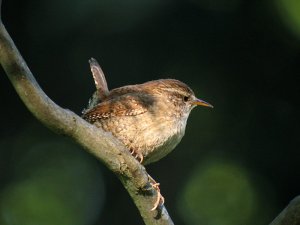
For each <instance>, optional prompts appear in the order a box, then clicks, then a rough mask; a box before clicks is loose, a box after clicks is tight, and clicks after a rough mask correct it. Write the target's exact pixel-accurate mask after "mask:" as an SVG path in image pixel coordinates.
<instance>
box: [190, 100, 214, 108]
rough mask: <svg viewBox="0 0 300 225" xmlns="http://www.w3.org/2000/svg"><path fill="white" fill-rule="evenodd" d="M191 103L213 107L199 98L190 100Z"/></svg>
mask: <svg viewBox="0 0 300 225" xmlns="http://www.w3.org/2000/svg"><path fill="white" fill-rule="evenodd" d="M192 105H201V106H206V107H210V108H213V106H212V105H211V104H209V103H208V102H205V101H203V100H201V99H195V100H194V101H193V102H192Z"/></svg>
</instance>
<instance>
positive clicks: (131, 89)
mask: <svg viewBox="0 0 300 225" xmlns="http://www.w3.org/2000/svg"><path fill="white" fill-rule="evenodd" d="M90 66H91V70H92V74H93V76H94V80H95V84H96V89H97V91H96V92H95V93H94V95H93V97H92V99H91V100H90V103H89V105H88V107H87V109H85V110H84V111H83V115H82V118H83V119H85V120H86V121H88V122H89V123H91V124H93V125H95V126H96V127H101V128H102V129H103V130H105V131H107V132H110V133H112V135H113V136H115V137H116V138H117V139H118V140H119V141H121V142H122V143H123V144H124V145H125V146H126V147H127V149H128V150H129V151H130V153H131V154H132V155H133V156H134V157H135V158H136V159H137V160H138V161H139V162H140V163H141V164H143V165H148V164H150V163H153V162H156V161H158V160H160V159H162V158H163V157H165V156H166V155H167V154H169V153H170V152H171V151H172V150H173V149H174V148H175V147H176V146H177V145H178V144H179V142H180V141H181V139H182V137H183V136H184V134H185V129H186V124H187V120H188V117H189V115H190V113H191V111H192V109H194V108H195V107H196V106H205V107H210V108H213V106H212V105H211V104H210V103H208V102H206V101H203V100H201V99H199V98H197V97H196V96H195V94H194V92H193V91H192V89H191V88H190V87H189V86H188V85H187V84H185V83H183V82H181V81H179V80H176V79H159V80H153V81H148V82H145V83H142V84H135V85H126V86H122V87H119V88H115V89H112V90H108V86H107V83H106V79H105V76H104V73H103V71H102V70H101V68H100V66H99V64H98V63H97V61H96V60H95V59H93V58H92V59H91V60H90ZM153 181H154V179H153ZM154 183H155V181H154Z"/></svg>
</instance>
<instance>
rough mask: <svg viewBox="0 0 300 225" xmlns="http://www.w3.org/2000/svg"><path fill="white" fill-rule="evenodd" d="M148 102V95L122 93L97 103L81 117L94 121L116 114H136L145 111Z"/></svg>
mask: <svg viewBox="0 0 300 225" xmlns="http://www.w3.org/2000/svg"><path fill="white" fill-rule="evenodd" d="M149 103H150V104H151V100H150V98H149V96H141V95H131V94H127V95H122V96H119V97H117V98H114V99H110V100H106V101H104V102H101V103H99V104H98V105H96V106H95V107H94V108H92V109H90V110H87V111H86V112H84V114H83V115H82V118H83V119H85V120H87V121H88V122H90V123H94V122H95V121H97V120H99V119H100V120H101V119H108V118H111V117H116V116H118V117H119V116H136V115H139V114H143V113H145V112H147V108H148V107H149Z"/></svg>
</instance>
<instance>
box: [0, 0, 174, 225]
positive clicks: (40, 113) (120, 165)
mask: <svg viewBox="0 0 300 225" xmlns="http://www.w3.org/2000/svg"><path fill="white" fill-rule="evenodd" d="M1 2H2V1H1V0H0V9H1ZM0 16H1V15H0ZM0 63H1V65H2V67H3V68H4V70H5V72H6V74H7V76H8V78H9V79H10V81H11V83H12V84H13V86H14V88H15V90H16V91H17V93H18V95H19V96H20V98H21V99H22V101H23V102H24V104H25V105H26V107H27V108H28V109H29V110H30V111H31V112H32V114H33V115H34V116H35V117H36V118H37V119H38V120H40V121H41V122H42V123H43V124H44V125H45V126H47V127H48V128H50V129H51V130H53V131H54V132H56V133H59V134H61V135H66V136H69V137H71V138H72V139H73V140H75V141H76V142H77V143H78V144H80V145H81V146H83V147H84V149H85V150H87V151H88V152H90V153H91V154H93V155H94V156H95V157H96V158H97V159H99V160H100V161H102V162H103V163H104V164H105V165H106V166H107V167H108V168H109V169H110V170H111V171H113V172H114V173H115V174H116V175H117V176H118V178H119V179H120V180H121V182H122V183H123V185H124V187H125V188H126V189H127V191H128V192H129V194H130V196H131V197H132V199H133V201H134V203H135V205H136V206H137V208H138V210H139V211H140V214H141V216H142V217H143V220H144V222H145V224H148V225H150V224H151V225H170V224H173V222H172V220H171V218H170V217H169V215H168V212H167V210H166V209H165V207H164V206H162V207H160V210H156V211H151V208H152V207H153V204H154V202H155V201H156V192H155V191H153V190H152V189H150V190H149V191H148V192H147V193H149V194H145V192H141V191H140V190H144V189H147V188H149V182H148V176H147V175H148V174H147V172H146V170H145V168H144V167H143V166H142V165H141V164H140V163H139V162H138V161H137V160H136V159H134V158H133V157H132V156H131V155H130V153H129V151H128V150H127V149H126V148H125V147H124V146H123V145H122V144H121V143H120V142H119V141H118V140H117V139H115V138H114V137H113V136H112V135H111V134H109V133H106V132H104V131H103V130H101V129H99V128H96V127H95V126H93V125H91V124H89V123H87V122H86V121H85V120H83V119H82V118H80V117H79V116H77V115H76V114H75V113H73V112H71V111H70V110H67V109H63V108H61V107H60V106H58V105H56V104H55V103H54V102H53V101H52V100H51V99H50V98H49V97H48V96H47V95H46V94H45V93H44V92H43V90H42V89H41V88H40V86H39V85H38V83H37V81H36V80H35V78H34V76H33V75H32V73H31V71H30V70H29V68H28V66H27V65H26V63H25V61H24V59H23V58H22V56H21V55H20V53H19V51H18V49H17V48H16V46H15V44H14V42H13V40H12V39H11V38H10V36H9V34H8V33H7V31H6V29H5V27H4V25H3V23H2V20H1V21H0Z"/></svg>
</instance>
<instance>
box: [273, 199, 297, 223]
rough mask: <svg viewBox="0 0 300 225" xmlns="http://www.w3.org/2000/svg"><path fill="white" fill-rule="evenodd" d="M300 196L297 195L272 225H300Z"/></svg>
mask: <svg viewBox="0 0 300 225" xmlns="http://www.w3.org/2000/svg"><path fill="white" fill-rule="evenodd" d="M299 224H300V196H297V197H295V198H294V199H293V200H292V201H291V202H290V203H289V204H288V206H287V207H286V208H285V209H284V210H283V211H282V212H281V213H280V214H279V215H278V216H277V217H276V218H275V219H274V220H273V222H272V223H270V225H299Z"/></svg>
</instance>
